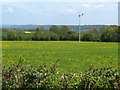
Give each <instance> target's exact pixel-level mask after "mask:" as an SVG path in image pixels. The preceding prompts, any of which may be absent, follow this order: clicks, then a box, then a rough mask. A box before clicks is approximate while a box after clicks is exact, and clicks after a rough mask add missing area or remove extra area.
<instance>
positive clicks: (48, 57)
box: [2, 41, 118, 73]
mask: <svg viewBox="0 0 120 90" xmlns="http://www.w3.org/2000/svg"><path fill="white" fill-rule="evenodd" d="M20 56H22V57H24V59H25V60H24V62H23V66H26V65H28V64H31V65H33V66H37V65H38V64H39V63H44V62H45V63H46V64H47V65H50V64H52V63H54V62H55V61H56V60H59V64H60V65H59V68H58V69H59V70H60V71H61V72H62V73H68V72H69V73H76V72H78V71H80V72H83V73H84V71H85V70H86V69H88V68H89V65H91V64H93V65H94V66H95V67H106V65H107V66H108V67H113V66H117V65H118V43H110V42H109V43H105V42H81V43H78V42H76V41H3V42H2V63H3V65H4V64H6V63H9V64H11V63H13V62H14V63H17V62H18V57H20Z"/></svg>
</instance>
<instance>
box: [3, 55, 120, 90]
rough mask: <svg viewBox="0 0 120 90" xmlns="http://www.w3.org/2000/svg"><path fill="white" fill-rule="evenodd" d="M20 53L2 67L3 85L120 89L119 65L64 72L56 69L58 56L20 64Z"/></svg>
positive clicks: (16, 86) (45, 87) (41, 87)
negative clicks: (51, 60)
mask: <svg viewBox="0 0 120 90" xmlns="http://www.w3.org/2000/svg"><path fill="white" fill-rule="evenodd" d="M23 61H24V59H23V58H22V57H20V60H19V62H18V63H17V64H12V65H10V64H7V65H4V66H3V68H2V88H3V89H8V88H11V89H16V88H25V89H31V88H39V89H54V88H63V89H68V88H72V89H101V88H103V89H106V88H107V89H120V79H119V78H120V76H119V73H118V66H115V67H105V68H95V67H94V66H93V65H91V66H89V69H88V70H86V71H85V73H80V72H79V73H74V74H72V73H63V74H61V73H60V72H59V71H58V69H57V68H58V60H57V61H56V63H55V64H52V65H50V66H47V65H46V64H45V63H43V64H40V65H39V66H38V67H33V66H31V65H28V66H23V65H22V63H23Z"/></svg>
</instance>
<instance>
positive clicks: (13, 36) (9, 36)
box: [7, 30, 17, 40]
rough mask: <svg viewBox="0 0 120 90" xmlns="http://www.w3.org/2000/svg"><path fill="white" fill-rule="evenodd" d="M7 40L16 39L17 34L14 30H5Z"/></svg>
mask: <svg viewBox="0 0 120 90" xmlns="http://www.w3.org/2000/svg"><path fill="white" fill-rule="evenodd" d="M7 40H17V34H16V32H15V31H14V30H9V31H8V32H7Z"/></svg>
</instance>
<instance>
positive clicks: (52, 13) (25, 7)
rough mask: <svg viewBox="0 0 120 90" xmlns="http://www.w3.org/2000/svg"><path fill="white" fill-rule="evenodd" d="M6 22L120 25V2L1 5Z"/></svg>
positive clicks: (57, 2) (4, 22) (19, 23)
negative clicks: (119, 21) (119, 13)
mask: <svg viewBox="0 0 120 90" xmlns="http://www.w3.org/2000/svg"><path fill="white" fill-rule="evenodd" d="M0 7H2V10H0V12H1V15H2V16H1V15H0V17H1V18H2V24H8V25H13V24H14V25H26V24H27V25H28V24H30V25H31V24H33V25H36V24H37V25H54V24H55V25H77V24H78V23H79V17H78V15H79V14H82V13H83V16H81V18H80V20H81V24H82V25H98V24H102V25H103V24H107V25H111V24H112V25H113V24H116V25H117V24H118V2H116V1H114V0H113V1H109V2H98V1H97V0H96V2H95V1H94V2H89V1H86V2H84V1H81V2H78V1H72V0H70V1H65V0H64V1H62V2H60V1H59V0H58V1H55V0H54V1H53V2H51V1H50V2H49V1H46V2H45V1H44V2H43V1H42V2H40V1H34V2H33V1H31V2H30V1H29V2H28V1H26V2H15V1H11V2H7V1H6V2H5V1H3V2H2V3H1V4H0Z"/></svg>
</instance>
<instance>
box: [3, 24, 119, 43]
mask: <svg viewBox="0 0 120 90" xmlns="http://www.w3.org/2000/svg"><path fill="white" fill-rule="evenodd" d="M119 32H120V30H119V27H118V26H109V27H108V28H107V29H105V27H104V26H103V27H102V28H101V29H100V30H96V29H93V30H89V31H87V32H81V34H80V37H81V40H82V41H102V42H119V41H120V39H119V37H120V34H119ZM4 33H7V34H3V35H2V37H3V38H2V40H5V41H7V40H10V41H14V40H16V41H17V40H18V41H31V40H33V41H59V40H73V41H76V40H78V39H79V34H78V32H75V31H71V30H70V29H69V28H68V26H65V25H63V26H61V27H60V28H59V27H58V26H56V25H53V26H52V27H51V28H50V29H49V31H47V30H45V29H44V27H38V28H36V30H33V31H32V32H31V33H25V32H24V30H19V31H17V32H16V31H15V30H7V29H5V30H4Z"/></svg>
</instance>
